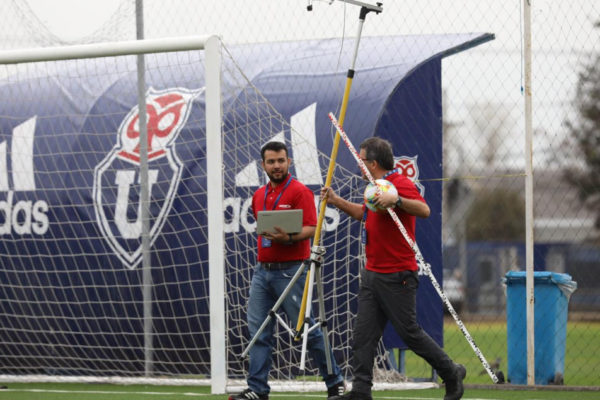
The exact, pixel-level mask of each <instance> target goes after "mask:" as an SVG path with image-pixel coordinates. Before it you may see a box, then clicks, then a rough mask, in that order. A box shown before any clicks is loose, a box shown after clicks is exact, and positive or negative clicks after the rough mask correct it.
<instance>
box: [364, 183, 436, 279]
mask: <svg viewBox="0 0 600 400" xmlns="http://www.w3.org/2000/svg"><path fill="white" fill-rule="evenodd" d="M385 179H387V180H388V181H390V182H391V183H393V184H394V186H395V187H396V189H397V190H398V194H399V195H400V197H402V198H406V199H414V200H420V201H423V202H425V200H424V199H423V197H422V196H421V194H420V193H419V190H418V189H417V188H416V186H415V184H414V183H413V182H412V181H411V180H410V179H408V178H407V177H406V176H404V175H402V174H399V173H393V174H391V175H389V176H387V177H386V178H385ZM364 210H367V220H366V222H365V227H364V229H366V231H367V232H366V233H367V244H366V246H365V251H366V253H367V265H366V267H365V268H366V269H368V270H371V271H375V272H381V273H392V272H399V271H406V270H409V271H416V270H417V261H416V259H415V252H414V251H413V250H412V249H411V247H410V246H409V244H408V243H407V242H406V239H404V236H403V235H402V232H401V231H400V229H399V228H398V226H397V225H396V223H395V222H394V220H393V219H392V217H391V216H390V215H389V213H388V212H387V211H386V212H385V213H381V214H380V213H376V212H373V211H370V210H368V209H367V208H366V206H364V205H363V211H364ZM394 212H395V213H396V215H398V217H399V218H400V221H401V222H402V225H404V228H406V231H407V232H408V236H410V238H411V239H412V240H413V241H414V240H415V224H416V217H415V216H414V215H410V214H407V213H406V212H403V211H400V210H398V208H394Z"/></svg>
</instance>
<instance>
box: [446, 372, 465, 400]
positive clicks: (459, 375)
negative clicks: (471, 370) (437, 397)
mask: <svg viewBox="0 0 600 400" xmlns="http://www.w3.org/2000/svg"><path fill="white" fill-rule="evenodd" d="M465 376H467V369H466V368H465V366H464V365H462V364H456V372H454V376H453V377H452V379H448V380H447V381H445V382H444V383H445V384H446V395H445V396H444V400H459V399H461V398H462V395H463V393H464V392H465V388H464V387H463V380H464V379H465Z"/></svg>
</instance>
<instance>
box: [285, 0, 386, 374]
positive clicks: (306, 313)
mask: <svg viewBox="0 0 600 400" xmlns="http://www.w3.org/2000/svg"><path fill="white" fill-rule="evenodd" d="M343 1H344V2H345V3H348V4H353V5H357V6H360V16H359V19H358V33H357V35H356V43H355V45H354V54H353V56H352V64H351V66H350V69H349V70H348V74H347V77H346V87H345V89H344V97H343V98H342V105H341V108H340V116H339V119H338V121H339V123H340V125H342V124H343V123H344V118H345V116H346V109H347V107H348V98H349V95H350V88H351V87H352V79H353V78H354V68H355V64H356V58H357V55H358V46H359V44H360V37H361V34H362V28H363V25H364V22H365V19H366V17H367V14H368V13H370V12H371V11H374V12H375V13H377V14H379V13H380V12H381V11H383V8H382V3H377V5H371V4H366V3H363V2H360V1H354V0H343ZM309 6H310V2H309ZM308 9H309V10H310V8H308ZM339 144H340V134H339V133H338V132H337V131H336V134H335V138H334V141H333V147H332V149H331V157H330V159H329V167H328V169H327V179H326V180H325V186H330V185H331V180H332V177H333V171H334V169H335V160H336V158H337V153H338V148H339ZM326 207H327V202H326V201H325V200H324V201H321V205H320V209H319V218H318V220H317V227H316V230H315V236H314V239H313V247H312V250H311V256H310V261H311V263H310V270H309V271H308V273H307V276H306V284H305V285H304V294H303V296H302V304H301V306H300V313H299V315H298V323H297V325H296V337H295V340H300V337H301V336H302V335H303V333H304V336H303V341H302V353H301V358H300V370H301V371H302V370H304V366H305V363H306V348H307V344H308V333H309V332H310V330H312V329H315V328H316V327H318V325H319V322H320V324H321V326H322V331H323V338H324V341H325V350H326V351H325V353H326V355H327V372H328V373H329V374H331V373H332V367H331V359H330V351H329V350H330V344H329V335H328V330H327V322H326V320H325V305H324V303H323V283H322V281H321V262H322V260H323V254H324V253H325V251H324V249H323V248H322V247H321V246H320V241H321V230H322V227H323V219H324V216H325V208H326ZM313 275H314V276H315V279H316V281H317V290H318V293H319V320H318V321H317V324H315V326H314V327H312V328H311V327H310V326H309V322H308V321H310V313H311V303H312V292H313V279H312V276H313Z"/></svg>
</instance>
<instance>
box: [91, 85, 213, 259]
mask: <svg viewBox="0 0 600 400" xmlns="http://www.w3.org/2000/svg"><path fill="white" fill-rule="evenodd" d="M203 91H204V89H203V88H202V89H200V90H196V91H192V90H188V89H184V88H171V89H167V90H162V91H156V90H154V89H152V88H150V89H149V90H148V93H147V94H146V114H147V132H148V186H149V191H150V207H149V210H150V223H149V235H150V245H152V244H153V243H154V241H155V240H156V238H157V236H158V234H159V233H160V231H161V229H162V227H163V225H164V223H165V220H166V217H167V215H168V214H169V210H170V209H171V205H172V204H173V199H174V196H175V193H176V192H177V187H178V185H179V181H180V179H181V173H182V170H183V164H182V162H181V161H180V160H179V158H178V157H177V152H176V151H175V141H176V139H177V136H178V135H179V132H180V131H181V128H183V126H185V124H186V122H187V119H188V117H189V114H190V110H191V107H192V102H193V100H194V98H195V97H197V96H198V95H200V94H201V93H202V92H203ZM93 196H94V209H95V212H96V221H97V223H98V225H99V227H100V230H101V232H102V235H103V236H104V238H105V239H106V240H107V241H108V244H109V245H110V247H111V248H112V250H113V251H114V252H115V254H116V255H117V256H118V257H119V258H120V259H121V261H122V262H123V264H124V265H125V266H127V267H128V268H130V269H133V268H135V267H136V265H137V264H138V263H139V262H140V261H141V259H142V253H141V251H142V249H141V245H142V221H141V218H140V216H141V203H140V131H139V108H138V106H137V105H136V106H135V107H133V108H132V109H131V111H129V113H128V114H127V116H126V117H125V119H124V120H123V122H122V123H121V126H120V127H119V130H118V134H117V143H116V145H115V146H114V147H113V149H112V150H111V151H110V153H109V154H108V155H107V156H106V157H105V158H104V159H103V160H102V161H101V162H100V163H99V164H98V165H97V166H96V168H95V170H94V193H93Z"/></svg>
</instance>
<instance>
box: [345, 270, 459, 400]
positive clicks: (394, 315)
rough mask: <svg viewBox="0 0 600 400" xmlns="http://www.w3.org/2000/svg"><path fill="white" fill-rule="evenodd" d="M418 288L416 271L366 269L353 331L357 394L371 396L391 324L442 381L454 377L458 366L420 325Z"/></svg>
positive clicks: (355, 388) (353, 366)
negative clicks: (383, 340)
mask: <svg viewBox="0 0 600 400" xmlns="http://www.w3.org/2000/svg"><path fill="white" fill-rule="evenodd" d="M418 286H419V277H418V275H417V273H416V272H412V271H404V272H396V273H391V274H381V273H377V272H373V271H368V270H365V269H363V270H362V272H361V283H360V290H359V292H358V314H357V316H356V320H355V322H354V331H353V345H352V370H353V373H354V380H353V382H352V390H353V391H356V392H361V393H366V394H370V393H371V386H372V385H373V363H374V360H375V355H376V351H377V345H378V343H379V339H381V336H382V335H383V330H384V328H385V326H386V324H387V322H388V321H390V322H391V323H392V326H393V327H394V329H395V330H396V332H397V333H398V335H400V337H401V338H402V340H403V341H404V343H406V345H407V346H408V347H409V348H410V349H411V350H412V351H413V352H415V353H416V354H417V355H419V356H420V357H422V358H423V359H425V360H426V361H427V362H428V363H429V364H430V365H431V366H432V367H433V368H435V370H436V371H437V372H438V374H439V375H440V377H441V378H442V379H444V380H446V379H450V378H452V376H453V374H454V363H453V362H452V360H451V359H450V357H448V355H447V354H446V353H445V352H444V350H442V348H441V347H440V346H439V345H438V344H437V343H436V342H435V341H434V340H433V339H432V338H431V337H430V336H429V335H428V334H427V333H426V332H425V331H424V330H423V329H422V328H421V326H420V325H419V324H418V323H417V309H416V298H417V287H418Z"/></svg>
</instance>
